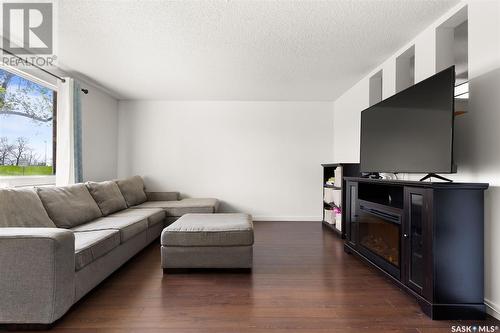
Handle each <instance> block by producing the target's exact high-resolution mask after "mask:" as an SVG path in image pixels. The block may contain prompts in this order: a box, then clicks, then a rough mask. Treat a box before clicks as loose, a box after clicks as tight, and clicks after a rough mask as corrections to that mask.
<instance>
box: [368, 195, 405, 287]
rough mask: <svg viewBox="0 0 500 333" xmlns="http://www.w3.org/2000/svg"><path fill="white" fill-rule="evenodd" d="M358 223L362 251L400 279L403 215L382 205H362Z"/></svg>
mask: <svg viewBox="0 0 500 333" xmlns="http://www.w3.org/2000/svg"><path fill="white" fill-rule="evenodd" d="M358 222H359V245H360V251H361V252H362V253H363V254H364V255H365V256H366V257H367V258H368V259H370V260H372V261H373V262H375V263H376V264H378V265H379V266H381V267H383V268H384V269H385V270H386V271H387V272H389V273H390V274H391V275H393V276H395V277H397V278H399V277H400V272H401V269H400V256H401V241H400V240H401V215H400V214H399V213H397V212H394V211H393V210H391V209H389V208H386V207H382V206H381V205H373V206H372V205H370V204H369V203H367V204H360V207H359V216H358Z"/></svg>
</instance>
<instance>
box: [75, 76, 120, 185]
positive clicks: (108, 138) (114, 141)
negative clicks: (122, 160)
mask: <svg viewBox="0 0 500 333" xmlns="http://www.w3.org/2000/svg"><path fill="white" fill-rule="evenodd" d="M82 87H84V88H87V89H88V90H89V93H88V94H87V95H84V94H82V150H83V152H82V160H83V178H84V180H85V181H87V180H94V181H102V180H109V179H113V178H116V174H117V157H118V152H117V150H118V101H117V100H116V99H115V98H113V97H111V96H110V95H108V94H107V93H105V92H103V91H101V90H100V89H99V88H96V87H94V86H90V85H87V84H85V83H82Z"/></svg>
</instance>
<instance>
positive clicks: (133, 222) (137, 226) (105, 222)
mask: <svg viewBox="0 0 500 333" xmlns="http://www.w3.org/2000/svg"><path fill="white" fill-rule="evenodd" d="M147 229H148V219H147V218H143V217H140V216H128V217H126V216H116V217H113V216H106V217H101V218H98V219H97V220H95V221H92V222H89V223H85V224H82V225H79V226H77V227H75V228H72V229H71V230H73V231H74V232H81V231H95V230H118V231H120V240H121V242H122V243H124V242H126V241H127V240H129V239H131V238H132V237H134V236H136V235H138V234H140V233H141V232H143V231H145V230H147Z"/></svg>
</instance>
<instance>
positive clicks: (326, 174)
mask: <svg viewBox="0 0 500 333" xmlns="http://www.w3.org/2000/svg"><path fill="white" fill-rule="evenodd" d="M321 165H322V167H323V212H322V216H323V222H322V223H323V226H324V227H325V228H327V229H328V230H331V231H333V232H335V233H336V234H337V235H338V236H339V237H341V238H345V235H346V234H345V221H346V216H345V209H344V208H345V205H344V203H345V198H346V193H345V190H344V189H345V185H346V183H345V180H344V179H343V177H357V176H359V175H360V173H359V164H358V163H328V164H321ZM338 168H340V169H341V170H342V171H341V175H342V176H341V178H342V179H341V180H340V182H338V183H339V184H338V185H340V186H335V185H330V184H327V183H326V182H327V181H328V179H330V178H331V177H335V170H337V169H338ZM325 189H333V190H339V191H341V195H340V198H341V199H340V202H338V203H333V202H325V200H324V198H325ZM336 207H337V208H340V209H341V212H342V215H341V216H342V222H341V223H340V228H337V226H336V224H330V223H328V222H327V221H326V219H325V209H334V208H336Z"/></svg>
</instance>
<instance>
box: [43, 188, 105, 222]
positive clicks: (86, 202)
mask: <svg viewBox="0 0 500 333" xmlns="http://www.w3.org/2000/svg"><path fill="white" fill-rule="evenodd" d="M37 192H38V195H39V196H40V199H41V200H42V203H43V206H44V207H45V209H46V210H47V213H48V214H49V216H50V218H51V219H52V221H54V223H55V225H56V226H58V227H59V228H72V227H75V226H77V225H80V224H83V223H86V222H89V221H92V220H94V219H96V218H98V217H100V216H102V214H101V210H100V209H99V206H97V204H96V203H95V201H94V199H93V198H92V196H91V195H90V193H89V190H88V189H87V187H86V186H85V185H84V184H75V185H69V186H64V187H56V186H50V187H39V188H37Z"/></svg>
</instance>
